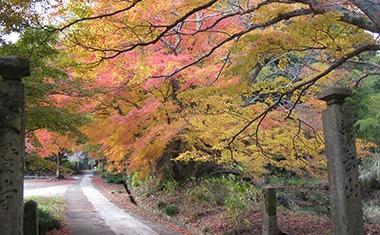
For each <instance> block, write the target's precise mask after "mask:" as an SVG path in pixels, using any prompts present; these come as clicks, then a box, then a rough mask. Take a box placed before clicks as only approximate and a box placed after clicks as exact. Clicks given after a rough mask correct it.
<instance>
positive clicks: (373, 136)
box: [347, 76, 380, 145]
mask: <svg viewBox="0 0 380 235" xmlns="http://www.w3.org/2000/svg"><path fill="white" fill-rule="evenodd" d="M379 81H380V80H379V76H373V77H370V78H368V79H365V80H363V81H362V83H361V86H360V87H358V88H356V89H354V91H353V93H354V95H353V96H352V97H350V98H348V99H347V103H348V104H349V105H350V106H352V107H353V110H354V118H355V126H356V131H357V134H358V137H359V138H363V139H365V140H367V141H371V142H374V143H376V144H377V145H380V134H379V133H380V114H379V113H380V106H379V103H380V82H379Z"/></svg>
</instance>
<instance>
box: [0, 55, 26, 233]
mask: <svg viewBox="0 0 380 235" xmlns="http://www.w3.org/2000/svg"><path fill="white" fill-rule="evenodd" d="M29 75H30V66H29V61H28V60H25V59H18V58H15V57H0V76H1V78H2V81H0V221H1V222H0V234H7V235H15V234H22V233H23V229H22V224H23V223H22V218H23V204H24V203H23V187H24V185H23V183H24V174H23V167H24V153H25V88H24V85H23V84H22V83H21V79H22V77H24V76H29Z"/></svg>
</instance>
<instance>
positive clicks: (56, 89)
mask: <svg viewBox="0 0 380 235" xmlns="http://www.w3.org/2000/svg"><path fill="white" fill-rule="evenodd" d="M57 43H58V35H57V34H52V33H50V32H46V31H43V30H40V29H33V28H29V29H25V30H24V31H23V33H22V34H21V36H20V38H19V39H18V41H17V42H15V43H11V42H8V43H3V44H2V45H1V46H0V54H1V55H13V56H19V57H23V58H28V59H29V60H30V61H31V73H32V76H30V77H27V78H24V79H23V83H24V84H25V86H26V93H27V96H26V136H27V146H28V148H27V152H28V157H29V158H33V157H32V156H34V155H35V154H32V153H33V152H36V153H39V155H40V156H42V157H51V156H52V155H54V156H55V159H56V163H57V164H56V166H54V165H53V166H52V165H51V164H50V163H49V162H46V161H43V160H42V159H41V160H40V161H39V163H44V164H45V166H46V167H45V168H51V167H54V168H55V169H56V170H57V177H61V171H60V169H61V167H60V165H61V164H60V163H61V159H62V156H63V155H64V154H65V152H66V150H67V149H68V148H69V147H72V146H73V145H75V140H80V139H82V140H84V135H83V134H82V133H81V132H80V130H79V126H81V125H83V124H84V123H85V122H86V121H87V118H86V116H85V115H84V114H81V113H80V112H78V110H77V108H76V105H75V103H76V102H80V100H81V99H82V100H83V99H85V97H86V95H88V94H89V93H87V94H86V90H85V89H81V85H80V84H78V83H76V82H75V81H73V80H71V79H70V77H69V75H68V74H67V73H66V71H65V70H64V68H63V67H61V65H60V63H61V62H62V61H64V58H65V55H64V54H62V53H61V54H60V53H59V50H58V49H57ZM43 135H46V136H45V137H44V136H43ZM68 135H71V140H72V141H71V142H67V143H66V142H65V143H59V142H62V141H58V140H60V139H62V138H65V137H66V136H68ZM52 136H54V138H53V137H52ZM50 137H51V138H50ZM47 140H49V141H53V140H54V144H53V143H48V142H47ZM68 143H69V144H68ZM58 144H59V147H58ZM47 150H49V151H50V153H49V154H46V151H47ZM41 153H44V154H41ZM29 158H28V159H29ZM30 160H33V159H30ZM34 160H35V159H34Z"/></svg>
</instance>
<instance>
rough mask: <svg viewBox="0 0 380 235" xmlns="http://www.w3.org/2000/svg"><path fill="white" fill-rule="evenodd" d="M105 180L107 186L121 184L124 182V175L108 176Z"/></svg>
mask: <svg viewBox="0 0 380 235" xmlns="http://www.w3.org/2000/svg"><path fill="white" fill-rule="evenodd" d="M105 180H106V182H107V183H109V184H123V183H124V182H125V175H124V174H123V173H118V174H108V175H107V176H106V177H105Z"/></svg>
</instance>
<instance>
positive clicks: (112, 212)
mask: <svg viewBox="0 0 380 235" xmlns="http://www.w3.org/2000/svg"><path fill="white" fill-rule="evenodd" d="M91 178H92V172H91V173H89V172H87V173H86V174H85V175H84V177H83V179H82V182H81V184H80V186H81V188H82V190H83V193H84V195H85V196H86V197H87V198H88V200H89V201H90V202H91V203H92V205H93V206H94V207H95V210H96V211H97V212H99V214H100V217H101V218H102V219H103V220H105V221H107V222H108V223H107V224H108V225H109V227H110V228H111V230H112V231H114V232H115V233H116V234H128V235H129V234H131V235H132V234H143V235H157V234H158V233H156V232H154V231H153V230H152V229H150V228H149V227H147V226H145V225H144V224H142V223H141V222H139V221H137V220H136V219H134V218H133V217H132V216H131V215H130V214H128V213H127V212H125V211H123V210H122V209H120V208H119V207H117V206H116V205H115V204H113V203H112V202H110V201H109V200H108V199H107V198H106V197H104V196H103V194H101V193H100V192H99V191H98V190H97V189H95V188H94V186H93V185H92V179H91ZM69 224H70V223H69ZM81 234H82V235H83V233H81Z"/></svg>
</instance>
